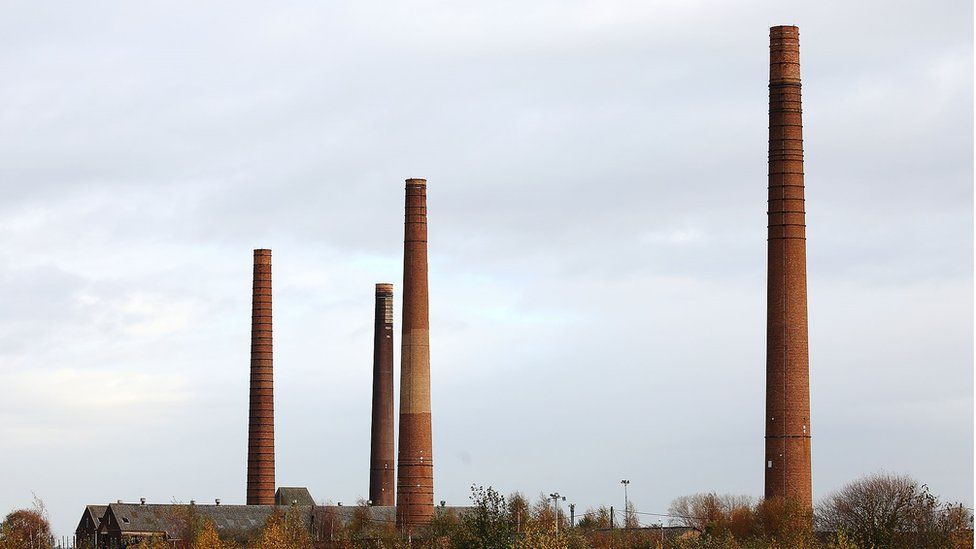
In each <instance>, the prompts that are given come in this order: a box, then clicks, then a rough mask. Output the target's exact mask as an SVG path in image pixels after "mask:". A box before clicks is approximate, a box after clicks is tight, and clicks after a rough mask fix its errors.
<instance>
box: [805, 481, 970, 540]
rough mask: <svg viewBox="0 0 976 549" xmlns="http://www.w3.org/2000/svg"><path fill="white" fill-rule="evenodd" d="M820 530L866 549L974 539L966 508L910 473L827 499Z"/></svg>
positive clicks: (861, 483) (864, 483)
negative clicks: (945, 499)
mask: <svg viewBox="0 0 976 549" xmlns="http://www.w3.org/2000/svg"><path fill="white" fill-rule="evenodd" d="M816 521H817V526H818V527H819V528H820V529H822V530H826V531H831V532H838V533H842V534H843V535H844V536H846V537H847V538H848V539H851V540H852V541H854V542H855V543H857V544H858V545H861V546H865V547H871V546H874V547H892V546H897V547H901V546H911V547H954V546H958V545H956V543H955V542H956V541H957V540H961V539H964V538H965V537H967V536H970V537H969V545H968V546H969V547H972V538H971V535H969V534H968V532H967V530H968V529H969V528H971V525H972V516H971V514H970V513H969V512H968V510H967V509H965V508H964V507H962V505H961V504H949V503H941V502H940V501H939V498H938V497H937V496H935V495H933V494H931V493H930V492H929V489H928V487H927V486H925V485H924V484H923V485H920V484H919V482H918V481H917V480H915V479H913V478H911V477H910V476H907V475H894V474H889V473H878V474H874V475H869V476H867V477H864V478H861V479H859V480H856V481H854V482H851V483H850V484H848V485H847V486H844V487H843V488H841V489H840V490H839V491H837V492H835V493H833V494H830V495H829V496H827V497H826V498H825V499H824V500H823V502H821V503H820V505H819V506H818V507H817V513H816Z"/></svg>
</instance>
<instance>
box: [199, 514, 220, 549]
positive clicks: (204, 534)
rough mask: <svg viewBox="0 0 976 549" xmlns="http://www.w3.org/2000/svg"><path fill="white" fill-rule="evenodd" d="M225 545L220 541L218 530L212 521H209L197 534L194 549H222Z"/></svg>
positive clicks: (206, 521) (205, 522)
mask: <svg viewBox="0 0 976 549" xmlns="http://www.w3.org/2000/svg"><path fill="white" fill-rule="evenodd" d="M222 547H224V544H223V543H221V541H220V536H219V535H218V534H217V528H216V527H215V526H214V523H213V521H212V520H210V519H207V520H205V521H204V523H203V527H202V528H200V531H199V532H197V536H196V538H194V540H193V549H221V548H222Z"/></svg>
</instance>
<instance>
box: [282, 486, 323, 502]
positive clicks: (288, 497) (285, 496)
mask: <svg viewBox="0 0 976 549" xmlns="http://www.w3.org/2000/svg"><path fill="white" fill-rule="evenodd" d="M275 504H276V505H302V506H305V505H307V506H312V505H315V500H314V499H312V494H311V493H309V491H308V488H305V487H304V486H303V487H289V486H282V487H281V488H278V491H277V492H275Z"/></svg>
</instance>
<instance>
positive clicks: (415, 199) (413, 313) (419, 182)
mask: <svg viewBox="0 0 976 549" xmlns="http://www.w3.org/2000/svg"><path fill="white" fill-rule="evenodd" d="M402 330H403V331H402V336H401V339H400V345H401V347H400V447H399V452H398V456H397V467H398V469H397V493H396V500H397V509H396V522H397V526H398V527H399V528H401V529H404V530H408V531H409V530H410V529H412V527H414V526H419V525H423V524H426V523H428V522H430V519H431V518H432V517H433V516H434V465H433V462H432V461H431V447H432V444H431V424H430V345H429V343H430V324H429V322H428V316H427V181H426V180H424V179H408V180H407V190H406V218H405V223H404V236H403V327H402Z"/></svg>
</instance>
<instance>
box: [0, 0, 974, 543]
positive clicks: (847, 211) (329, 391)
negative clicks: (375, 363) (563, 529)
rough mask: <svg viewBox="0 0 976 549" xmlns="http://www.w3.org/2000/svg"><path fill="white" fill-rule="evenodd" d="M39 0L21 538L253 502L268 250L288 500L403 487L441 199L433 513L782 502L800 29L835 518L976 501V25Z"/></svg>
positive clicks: (20, 422) (828, 16) (23, 354)
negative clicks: (897, 493) (781, 165)
mask: <svg viewBox="0 0 976 549" xmlns="http://www.w3.org/2000/svg"><path fill="white" fill-rule="evenodd" d="M733 4H734V5H733ZM2 10H3V17H0V74H3V78H2V81H0V190H2V200H0V242H2V246H0V295H2V296H3V298H2V299H0V511H2V512H7V511H8V510H11V509H14V508H19V507H25V506H29V505H30V504H31V501H32V497H33V495H36V496H37V497H39V498H41V499H42V500H43V501H44V503H45V505H46V506H47V508H48V510H49V512H50V516H51V519H52V521H53V526H54V529H55V532H56V533H57V534H59V535H61V534H70V533H72V532H73V530H74V528H75V526H76V524H77V521H78V520H79V519H80V517H81V514H82V510H83V506H84V505H85V504H90V503H106V502H114V501H115V500H117V499H123V500H125V501H138V498H140V497H145V498H147V499H148V501H150V502H161V503H166V502H173V501H181V502H188V501H189V500H191V499H195V500H196V501H198V502H205V501H212V500H213V499H214V498H221V500H222V501H223V502H225V503H243V501H244V495H245V462H246V430H247V392H248V388H247V381H248V375H247V373H248V367H249V336H250V324H249V321H250V284H251V260H252V258H251V254H252V250H253V249H254V248H260V247H269V248H272V249H273V254H274V299H275V303H274V307H275V309H274V314H275V406H276V436H277V438H276V454H277V481H278V485H280V486H307V487H308V488H309V489H310V491H311V493H312V495H313V497H315V499H316V500H317V501H321V502H333V503H337V502H344V503H346V504H352V503H354V502H355V501H356V500H357V499H358V498H362V497H365V496H366V493H367V487H368V486H367V484H368V456H369V420H370V390H371V380H370V376H371V369H372V365H371V360H372V320H373V319H372V315H373V302H372V300H373V287H374V284H375V283H377V282H392V283H394V284H395V285H396V291H397V292H398V291H399V288H400V284H401V282H402V238H403V181H404V179H406V178H408V177H425V178H427V180H428V197H429V199H428V200H429V204H428V205H429V231H430V233H429V253H430V275H429V276H430V324H431V341H430V346H431V370H432V400H433V438H434V463H435V500H438V501H439V500H446V501H447V502H449V504H454V505H459V504H462V505H463V504H465V503H466V502H467V501H468V500H467V496H468V494H469V488H470V486H471V485H472V484H483V485H492V486H494V487H496V488H498V489H499V490H501V491H503V492H505V493H508V492H512V491H515V490H519V491H522V492H523V493H525V494H527V495H529V496H530V497H532V498H535V497H537V495H538V494H540V493H546V494H548V493H550V492H553V491H558V492H560V493H562V494H563V495H565V496H566V498H567V503H569V502H573V503H576V505H577V509H578V510H580V509H585V508H587V507H595V506H598V505H615V506H617V507H618V508H619V507H621V506H622V505H623V490H622V487H621V485H620V483H619V481H620V480H621V479H624V478H626V479H629V480H630V481H631V484H630V489H629V495H630V498H631V500H632V501H633V503H634V506H635V508H636V509H637V510H638V511H641V512H651V513H654V512H657V513H662V512H665V511H666V510H667V508H668V505H669V503H670V502H671V500H672V499H674V498H676V497H678V496H681V495H686V494H692V493H696V492H702V491H715V492H718V493H732V494H746V495H751V496H756V497H758V496H760V495H761V494H762V483H763V466H764V463H763V459H764V457H763V435H764V433H763V428H764V423H763V409H764V389H765V388H764V368H765V356H764V354H765V282H766V272H765V269H766V255H765V254H766V233H765V231H766V215H765V210H766V152H767V151H766V139H767V135H766V132H767V101H768V96H767V78H768V28H769V27H770V26H772V25H779V24H796V25H799V27H800V33H801V62H802V73H803V94H804V96H803V101H804V104H803V107H804V132H805V152H806V166H805V171H806V185H807V211H808V214H807V224H808V230H807V231H808V232H807V236H808V241H807V253H808V265H809V267H808V268H809V270H808V273H809V280H808V284H809V322H810V376H811V400H812V417H811V432H812V435H813V439H812V448H813V487H814V496H815V498H817V499H819V498H821V497H823V496H824V495H826V494H828V493H830V492H831V491H833V490H837V489H839V488H840V487H842V486H843V485H844V484H845V483H846V482H849V481H851V480H854V479H856V478H858V477H860V476H862V475H865V474H870V473H874V472H879V471H887V472H894V473H906V474H910V475H912V476H914V477H916V478H917V479H919V480H920V481H922V482H924V483H927V484H928V485H929V486H930V488H931V489H932V491H933V492H934V493H936V494H939V495H941V496H942V497H944V498H946V499H949V500H958V501H962V502H965V503H966V504H967V505H968V506H972V505H973V5H972V3H971V2H966V1H925V2H923V1H917V2H891V1H880V0H878V1H864V2H849V1H840V0H825V1H822V2H815V3H814V2H788V1H745V2H735V3H731V2H719V1H705V0H690V1H682V2H674V1H672V2H664V1H648V0H600V1H596V0H593V1H572V0H570V1H555V0H553V1H531V2H525V1H518V2H515V1H506V0H499V1H492V2H443V1H434V0H417V1H405V2H380V1H375V0H356V1H341V0H340V1H334V2H328V3H323V2H286V3H265V2H251V1H238V2H210V3H205V4H202V3H199V2H173V1H166V2H163V1H156V2H153V1H146V2H85V3H66V2H34V1H24V2H17V1H11V2H5V3H4V4H3V8H2ZM399 306H400V301H399V295H398V298H397V301H396V308H397V313H396V314H397V316H396V322H397V323H399ZM398 330H399V326H397V331H396V332H395V333H396V338H397V339H396V346H397V347H398V346H399V332H398ZM397 376H399V349H397Z"/></svg>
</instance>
